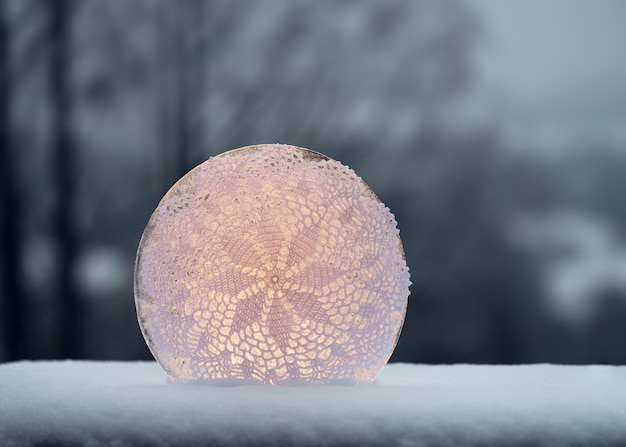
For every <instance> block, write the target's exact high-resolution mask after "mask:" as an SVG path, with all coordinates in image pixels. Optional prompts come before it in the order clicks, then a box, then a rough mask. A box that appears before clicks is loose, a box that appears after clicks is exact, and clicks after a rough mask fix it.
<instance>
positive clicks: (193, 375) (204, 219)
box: [135, 144, 410, 384]
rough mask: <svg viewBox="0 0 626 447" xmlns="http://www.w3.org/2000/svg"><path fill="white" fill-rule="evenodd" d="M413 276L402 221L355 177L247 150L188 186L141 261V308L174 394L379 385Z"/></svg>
mask: <svg viewBox="0 0 626 447" xmlns="http://www.w3.org/2000/svg"><path fill="white" fill-rule="evenodd" d="M409 284H410V282H409V273H408V268H407V266H406V262H405V259H404V250H403V248H402V242H401V241H400V236H399V232H398V229H397V228H396V221H395V219H394V216H393V214H391V212H390V211H389V209H388V208H386V207H385V206H384V205H383V204H382V203H381V202H380V200H379V199H378V198H377V197H376V195H375V194H374V193H373V192H372V191H371V190H370V189H369V187H368V186H367V185H366V184H365V183H364V182H363V180H361V179H360V178H359V177H358V176H357V175H356V174H355V173H354V172H353V171H352V170H350V169H349V168H347V167H345V166H343V165H342V164H341V163H339V162H337V161H335V160H332V159H329V158H328V157H325V156H324V155H321V154H318V153H316V152H313V151H310V150H308V149H303V148H299V147H295V146H286V145H278V144H276V145H257V146H248V147H244V148H240V149H236V150H233V151H229V152H226V153H223V154H221V155H219V156H216V157H212V158H210V159H209V160H207V161H206V162H204V163H202V164H201V165H199V166H197V167H196V168H194V169H193V170H191V171H190V172H189V173H188V174H186V175H185V176H184V177H183V178H181V179H180V180H179V181H178V182H177V183H176V184H175V185H174V186H173V187H172V188H171V189H170V190H169V191H168V192H167V193H166V194H165V196H164V197H163V199H162V200H161V202H160V203H159V205H158V207H157V209H156V210H155V211H154V213H153V214H152V217H151V218H150V221H149V222H148V225H147V226H146V229H145V231H144V234H143V237H142V239H141V242H140V244H139V249H138V251H137V262H136V266H135V303H136V306H137V314H138V319H139V324H140V326H141V329H142V332H143V335H144V337H145V339H146V342H147V343H148V346H149V347H150V350H151V351H152V353H153V354H154V357H155V358H156V359H157V361H158V362H159V363H160V364H161V366H162V367H163V368H164V369H165V371H166V372H167V374H168V376H169V378H170V379H171V380H173V381H186V380H220V379H230V380H232V379H242V380H254V381H260V382H263V383H268V384H275V383H280V382H284V381H304V382H312V383H329V382H333V381H357V382H362V381H364V382H367V381H372V380H374V379H375V378H376V376H377V375H378V374H379V373H380V371H381V370H382V368H383V367H384V366H385V364H386V363H387V361H388V360H389V357H390V356H391V353H392V351H393V349H394V347H395V345H396V342H397V340H398V336H399V334H400V330H401V328H402V323H403V321H404V316H405V313H406V306H407V298H408V294H409Z"/></svg>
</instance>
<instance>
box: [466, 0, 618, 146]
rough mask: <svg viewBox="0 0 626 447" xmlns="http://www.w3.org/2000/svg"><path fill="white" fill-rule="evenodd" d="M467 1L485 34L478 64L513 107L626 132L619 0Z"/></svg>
mask: <svg viewBox="0 0 626 447" xmlns="http://www.w3.org/2000/svg"><path fill="white" fill-rule="evenodd" d="M470 2H471V3H472V4H473V5H474V6H475V8H476V10H477V12H478V13H479V17H481V19H482V22H483V25H484V28H485V31H486V39H485V42H484V45H483V51H482V53H481V59H480V69H481V71H482V73H483V75H484V76H485V78H486V79H488V81H489V82H490V84H492V85H493V86H494V87H498V88H499V91H500V92H501V93H502V94H503V95H504V97H505V98H506V99H507V100H508V102H509V103H511V104H512V106H513V107H514V108H515V109H516V111H517V112H519V113H521V114H522V115H524V114H525V116H527V117H530V118H531V119H535V120H536V121H541V122H543V123H545V122H548V121H550V122H555V123H556V122H558V123H560V124H559V125H562V126H576V127H578V126H579V124H580V122H594V123H595V124H598V125H602V126H605V127H606V126H609V127H611V126H612V127H613V128H614V129H613V130H614V131H616V130H617V129H616V126H618V125H619V126H620V127H623V128H624V129H625V132H626V1H621V0H525V1H516V0H470ZM610 123H613V124H610ZM618 123H619V124H618ZM625 136H626V135H625Z"/></svg>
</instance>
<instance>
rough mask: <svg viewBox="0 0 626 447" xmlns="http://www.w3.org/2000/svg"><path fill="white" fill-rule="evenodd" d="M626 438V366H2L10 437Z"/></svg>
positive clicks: (438, 441)
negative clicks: (340, 371) (243, 378)
mask: <svg viewBox="0 0 626 447" xmlns="http://www.w3.org/2000/svg"><path fill="white" fill-rule="evenodd" d="M42 444H45V445H57V444H62V445H68V444H72V445H76V444H78V445H93V446H98V445H116V446H125V445H172V444H176V445H181V444H185V445H189V444H201V445H403V446H413V445H416V446H421V445H429V446H446V445H464V446H467V445H481V446H488V445H507V446H510V445H533V446H534V445H539V446H540V445H549V446H561V445H581V446H582V445H585V446H589V445H603V446H604V445H626V367H615V366H555V365H525V366H477V365H454V366H424V365H407V364H391V365H388V366H387V367H386V368H385V370H384V371H383V373H382V374H381V376H380V377H379V379H378V380H377V381H376V382H375V383H374V384H372V385H362V386H347V385H333V386H300V387H295V386H291V387H287V386H282V387H281V386H278V387H269V386H262V385H242V386H210V385H173V384H168V383H166V379H165V374H164V373H163V371H162V370H161V368H160V367H159V366H158V365H157V364H156V363H154V362H76V361H64V362H18V363H9V364H4V365H0V445H2V446H22V445H42Z"/></svg>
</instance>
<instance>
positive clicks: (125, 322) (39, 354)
mask: <svg viewBox="0 0 626 447" xmlns="http://www.w3.org/2000/svg"><path fill="white" fill-rule="evenodd" d="M0 5H1V20H0V79H1V83H0V194H1V196H0V203H2V207H1V208H0V224H1V225H0V231H1V235H0V244H1V247H0V250H1V252H0V258H1V259H0V304H1V307H0V312H1V313H0V317H1V318H0V330H1V336H0V361H10V360H15V359H22V358H32V359H48V358H66V357H72V358H88V359H122V360H126V359H148V358H151V357H150V354H149V352H148V350H147V348H146V347H145V344H144V341H143V339H142V337H141V334H140V331H139V328H138V325H137V323H136V320H135V308H134V302H133V292H132V276H133V262H134V256H135V250H136V247H137V244H138V241H139V237H140V235H141V232H142V231H143V227H144V225H145V224H146V222H147V221H148V218H149V216H150V213H151V212H152V210H153V209H154V208H155V206H156V205H157V203H158V201H159V199H160V198H161V196H162V195H163V194H164V193H165V191H166V190H167V189H168V188H169V187H170V186H171V185H172V184H173V183H174V182H175V181H176V179H178V178H179V177H180V176H181V175H182V174H184V173H185V172H186V171H187V170H189V169H190V168H192V167H193V166H195V165H196V164H198V163H200V162H202V161H204V160H205V159H207V158H208V157H209V156H211V155H214V154H217V153H220V152H223V151H225V150H228V149H232V148H236V147H239V146H244V145H248V144H254V143H261V142H267V143H273V142H281V143H288V144H295V145H299V146H304V147H308V148H311V149H314V150H317V151H320V152H323V153H325V154H327V155H329V156H331V157H333V158H335V159H338V160H340V161H342V162H343V163H345V164H347V165H349V166H351V167H352V168H353V169H355V170H356V172H357V173H359V174H360V175H361V176H362V177H363V178H364V179H365V181H366V182H367V183H369V185H370V186H371V187H372V188H373V189H374V190H375V191H376V192H377V194H378V195H379V196H380V197H381V199H382V200H383V201H384V202H385V203H386V204H387V205H389V207H390V208H391V209H392V211H393V212H394V213H395V215H396V217H397V220H398V222H399V227H400V230H401V236H402V239H403V241H404V244H405V249H406V255H407V260H408V264H409V266H410V268H411V274H412V281H413V286H412V295H411V298H410V304H409V311H408V315H407V319H406V324H405V328H404V330H403V334H402V336H401V338H400V342H399V345H398V347H397V350H396V352H395V354H394V357H393V360H396V361H410V362H428V363H448V362H470V363H473V362H477V363H483V362H489V363H519V362H563V363H592V362H593V363H617V364H620V363H621V364H624V363H626V200H625V198H624V195H625V192H626V52H625V51H624V50H623V48H622V47H623V43H624V42H626V26H624V24H625V23H626V3H624V2H622V1H620V0H602V1H586V0H550V1H543V0H532V1H525V2H516V1H513V0H509V1H502V0H471V1H469V0H468V1H460V0H458V1H457V0H439V1H434V0H432V1H429V0H395V1H376V0H362V1H303V0H298V1H287V0H276V1H270V0H266V1H238V2H236V1H232V0H208V1H198V0H180V1H176V2H173V1H167V0H160V1H159V0H127V1H109V0H81V1H71V0H56V1H37V0H5V1H2V2H0Z"/></svg>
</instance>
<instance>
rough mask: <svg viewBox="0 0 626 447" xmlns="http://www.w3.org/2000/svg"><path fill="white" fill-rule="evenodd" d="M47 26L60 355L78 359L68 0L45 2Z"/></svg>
mask: <svg viewBox="0 0 626 447" xmlns="http://www.w3.org/2000/svg"><path fill="white" fill-rule="evenodd" d="M46 5H47V6H48V13H49V20H50V27H49V41H50V51H51V53H50V94H51V107H52V115H53V119H54V127H53V131H52V150H53V157H52V159H53V170H54V172H53V179H54V182H55V186H56V193H57V197H56V199H57V202H56V216H55V225H56V227H55V231H56V238H57V242H58V244H59V258H58V261H59V288H58V293H59V296H60V304H61V325H60V326H61V327H60V329H61V333H60V352H59V354H60V356H61V357H65V358H79V357H80V355H81V351H80V325H79V322H80V316H81V312H80V303H79V300H78V296H77V293H76V290H75V287H74V278H73V269H74V261H75V258H76V250H77V243H76V235H75V226H74V191H75V186H74V184H75V181H76V169H75V158H76V154H75V148H74V142H73V139H72V135H71V129H70V117H71V97H70V89H69V29H70V27H69V17H70V13H71V3H70V0H55V1H51V2H47V3H46Z"/></svg>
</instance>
